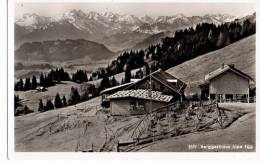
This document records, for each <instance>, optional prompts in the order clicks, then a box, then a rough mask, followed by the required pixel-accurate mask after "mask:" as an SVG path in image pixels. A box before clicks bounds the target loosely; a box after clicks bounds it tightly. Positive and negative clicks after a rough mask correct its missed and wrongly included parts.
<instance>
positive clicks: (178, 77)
mask: <svg viewBox="0 0 260 164" xmlns="http://www.w3.org/2000/svg"><path fill="white" fill-rule="evenodd" d="M13 19H14V22H13V24H12V25H13V29H14V38H13V44H14V45H13V47H14V50H13V54H14V61H13V62H14V63H13V65H14V74H13V76H14V77H13V78H14V80H13V83H10V81H9V86H10V87H11V88H12V90H13V93H14V94H12V95H11V96H10V97H11V98H12V99H14V100H13V104H12V106H13V108H9V109H8V110H13V115H12V116H9V117H12V118H13V121H14V127H13V128H14V129H13V132H14V134H12V135H14V143H13V146H14V147H13V149H14V152H81V153H82V152H84V153H90V152H136V153H138V152H161V153H162V154H163V153H164V152H193V153H197V152H248V153H252V152H256V4H255V3H242V2H241V3H239V2H234V3H232V2H226V3H224V2H218V3H216V2H215V3H207V2H203V3H195V2H186V3H181V2H167V3H165V2H164V3H162V2H159V1H158V2H157V3H154V2H153V3H152V2H142V3H136V2H127V3H122V2H121V3H120V2H119V3H114V2H111V3H107V2H101V3H94V2H92V3H90V2H70V3H68V2H64V3H62V2H60V1H59V2H57V3H56V2H40V3H38V2H22V1H19V2H15V3H14V18H13Z"/></svg>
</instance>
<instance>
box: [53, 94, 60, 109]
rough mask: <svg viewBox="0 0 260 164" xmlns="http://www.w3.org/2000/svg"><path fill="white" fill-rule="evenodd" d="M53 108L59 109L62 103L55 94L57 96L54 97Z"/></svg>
mask: <svg viewBox="0 0 260 164" xmlns="http://www.w3.org/2000/svg"><path fill="white" fill-rule="evenodd" d="M54 106H55V108H61V107H62V102H61V99H60V95H59V93H57V95H56V97H55V100H54Z"/></svg>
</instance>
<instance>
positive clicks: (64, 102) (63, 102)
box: [62, 96, 67, 107]
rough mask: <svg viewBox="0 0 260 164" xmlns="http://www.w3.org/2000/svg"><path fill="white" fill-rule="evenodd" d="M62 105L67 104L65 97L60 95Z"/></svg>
mask: <svg viewBox="0 0 260 164" xmlns="http://www.w3.org/2000/svg"><path fill="white" fill-rule="evenodd" d="M62 106H63V107H65V106H67V99H66V97H65V96H63V97H62Z"/></svg>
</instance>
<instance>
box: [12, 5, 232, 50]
mask: <svg viewBox="0 0 260 164" xmlns="http://www.w3.org/2000/svg"><path fill="white" fill-rule="evenodd" d="M234 19H235V17H234V16H230V15H225V14H212V15H209V14H207V15H204V16H191V17H188V16H185V15H183V14H177V15H173V16H158V17H150V16H148V15H145V16H141V17H138V16H135V15H131V14H129V15H128V14H118V13H113V12H104V13H98V12H93V11H91V12H86V13H85V12H83V11H81V10H76V9H74V10H71V11H68V12H65V13H63V15H62V16H61V17H60V18H52V17H46V16H40V15H37V14H34V13H30V14H24V15H23V16H22V17H21V18H19V19H16V21H15V47H16V48H19V46H21V45H22V44H23V43H25V42H32V41H46V40H58V39H86V40H89V41H94V42H98V43H101V44H104V45H105V46H106V47H108V48H109V49H111V50H112V51H120V50H124V49H128V48H131V47H134V46H136V44H138V43H139V42H142V41H143V40H145V39H147V38H149V37H152V36H153V35H157V36H158V33H161V34H162V33H163V32H166V31H170V32H171V33H172V32H174V31H176V30H179V29H183V28H186V27H192V26H194V25H196V24H198V23H202V22H207V23H214V24H222V23H224V22H229V21H232V20H234Z"/></svg>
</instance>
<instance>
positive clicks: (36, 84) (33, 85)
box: [32, 75, 38, 89]
mask: <svg viewBox="0 0 260 164" xmlns="http://www.w3.org/2000/svg"><path fill="white" fill-rule="evenodd" d="M37 86H38V83H37V79H36V77H35V76H34V75H33V77H32V89H35V88H37Z"/></svg>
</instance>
